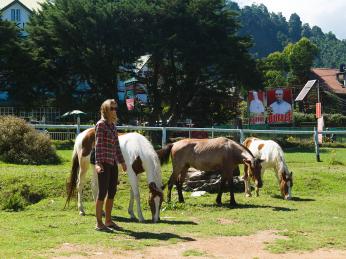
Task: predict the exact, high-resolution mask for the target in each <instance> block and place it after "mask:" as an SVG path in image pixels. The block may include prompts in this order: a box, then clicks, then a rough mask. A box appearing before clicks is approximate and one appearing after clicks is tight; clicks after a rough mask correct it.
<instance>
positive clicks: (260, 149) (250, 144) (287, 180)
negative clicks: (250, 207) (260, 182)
mask: <svg viewBox="0 0 346 259" xmlns="http://www.w3.org/2000/svg"><path fill="white" fill-rule="evenodd" d="M243 144H244V146H246V147H247V148H248V149H250V151H251V152H252V154H254V156H256V157H258V158H260V159H261V160H263V162H262V171H261V174H262V177H263V173H264V171H265V170H266V169H267V168H272V169H274V171H275V175H276V178H277V179H278V182H279V186H280V191H281V194H282V196H283V198H284V199H286V200H289V199H291V198H292V194H291V190H292V186H293V178H292V172H289V170H288V167H287V164H286V162H285V157H284V152H283V151H282V148H281V147H280V146H279V144H277V143H276V142H275V141H273V140H262V139H258V138H254V137H250V138H247V139H245V141H244V143H243ZM244 182H245V193H246V196H248V197H249V196H251V188H250V183H249V178H248V176H247V173H246V171H245V172H244ZM256 195H257V196H259V189H258V188H257V187H256Z"/></svg>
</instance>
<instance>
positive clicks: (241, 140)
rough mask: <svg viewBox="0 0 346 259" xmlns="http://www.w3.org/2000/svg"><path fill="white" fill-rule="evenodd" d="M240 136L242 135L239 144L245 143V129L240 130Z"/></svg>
mask: <svg viewBox="0 0 346 259" xmlns="http://www.w3.org/2000/svg"><path fill="white" fill-rule="evenodd" d="M239 134H240V139H239V142H240V143H243V141H244V131H243V129H239Z"/></svg>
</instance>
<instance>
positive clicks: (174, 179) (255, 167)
mask: <svg viewBox="0 0 346 259" xmlns="http://www.w3.org/2000/svg"><path fill="white" fill-rule="evenodd" d="M164 149H165V150H166V151H169V150H170V154H171V157H172V166H173V172H172V175H171V177H170V179H169V182H168V194H167V196H168V198H167V200H168V201H170V200H171V191H172V187H173V184H176V186H177V191H178V196H179V202H184V197H183V193H182V184H183V182H184V180H185V177H186V174H187V170H188V168H189V167H194V168H196V169H198V170H204V171H219V172H221V182H220V188H219V192H218V195H217V198H216V203H217V204H218V205H221V204H222V203H221V196H222V190H223V188H224V185H225V183H226V181H228V183H229V186H230V189H229V191H230V198H231V199H230V205H231V206H234V205H236V201H235V199H234V191H233V170H234V169H235V168H236V167H237V166H238V165H239V164H245V165H247V166H248V167H247V168H248V171H249V175H251V176H252V177H253V178H254V180H255V181H256V184H257V186H258V187H262V179H261V161H260V160H259V159H256V158H255V157H254V156H253V155H252V154H251V152H250V151H249V150H248V149H247V148H246V147H244V146H243V145H240V144H238V143H236V142H235V141H233V140H230V139H227V138H223V137H220V138H215V139H184V140H180V141H177V142H175V143H173V144H168V145H167V146H166V147H165V148H164ZM166 154H168V155H167V156H169V153H168V152H166ZM164 158H166V159H167V157H163V159H164Z"/></svg>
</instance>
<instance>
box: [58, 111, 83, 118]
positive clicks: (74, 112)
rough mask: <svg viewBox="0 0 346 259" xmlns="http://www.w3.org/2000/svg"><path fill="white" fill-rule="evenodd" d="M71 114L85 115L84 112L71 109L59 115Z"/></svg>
mask: <svg viewBox="0 0 346 259" xmlns="http://www.w3.org/2000/svg"><path fill="white" fill-rule="evenodd" d="M71 115H86V113H85V112H82V111H80V110H73V111H69V112H65V113H64V114H63V115H61V117H67V116H71Z"/></svg>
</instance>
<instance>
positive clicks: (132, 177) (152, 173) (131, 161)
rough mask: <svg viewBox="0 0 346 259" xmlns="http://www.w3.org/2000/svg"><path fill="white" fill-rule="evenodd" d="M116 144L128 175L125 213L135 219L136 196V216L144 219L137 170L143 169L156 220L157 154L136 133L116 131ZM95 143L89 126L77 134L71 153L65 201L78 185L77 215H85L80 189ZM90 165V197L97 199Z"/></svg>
mask: <svg viewBox="0 0 346 259" xmlns="http://www.w3.org/2000/svg"><path fill="white" fill-rule="evenodd" d="M119 144H120V149H121V152H122V154H123V157H124V160H125V163H126V166H127V175H128V179H129V181H130V184H131V190H130V202H129V207H128V213H129V214H130V217H131V219H136V217H135V214H134V212H133V203H134V199H136V203H137V215H138V220H139V221H140V222H143V221H144V217H143V214H142V208H141V203H140V194H139V174H140V173H142V172H144V171H146V174H147V181H148V186H149V191H150V195H149V205H150V209H151V213H152V220H153V222H154V223H156V222H157V221H158V220H159V219H160V208H161V204H162V201H163V191H162V188H163V185H162V178H161V166H160V160H159V157H158V155H157V153H156V152H155V150H154V148H153V146H152V145H151V144H150V142H149V141H148V140H147V139H146V138H145V137H144V136H142V135H140V134H138V133H127V134H123V135H120V134H119ZM94 146H95V128H90V129H87V130H85V131H83V132H82V133H81V134H79V135H78V136H77V138H76V142H75V145H74V150H73V154H72V169H71V175H70V182H69V186H68V196H67V200H66V204H68V203H69V201H70V199H71V197H72V196H73V193H74V190H75V188H77V191H78V210H79V214H80V215H85V211H84V207H83V199H82V191H83V188H84V185H85V179H86V173H87V171H88V168H89V165H90V153H91V151H92V149H93V147H94ZM92 167H93V172H94V174H93V177H92V183H91V186H92V191H93V197H94V199H96V198H97V191H98V180H97V173H96V171H95V166H94V165H92ZM65 206H66V205H65Z"/></svg>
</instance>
